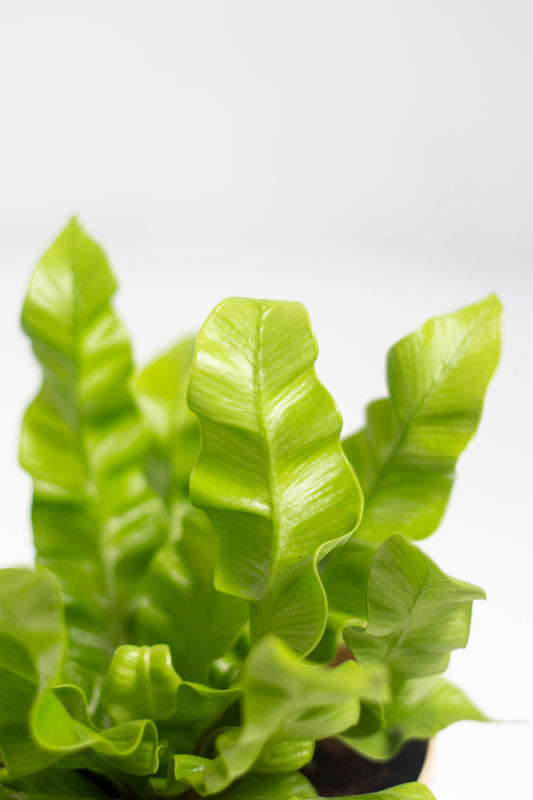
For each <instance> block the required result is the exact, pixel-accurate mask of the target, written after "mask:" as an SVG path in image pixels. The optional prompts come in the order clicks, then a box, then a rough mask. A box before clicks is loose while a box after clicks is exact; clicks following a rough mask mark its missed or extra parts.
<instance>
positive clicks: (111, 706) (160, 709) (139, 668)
mask: <svg viewBox="0 0 533 800" xmlns="http://www.w3.org/2000/svg"><path fill="white" fill-rule="evenodd" d="M180 683H181V679H180V677H179V675H178V674H177V673H176V672H175V670H174V668H173V666H172V658H171V655H170V650H169V648H168V645H166V644H156V645H154V646H153V647H146V646H144V647H131V646H129V645H122V647H119V648H118V650H116V651H115V655H114V656H113V660H112V662H111V666H110V667H109V672H108V673H107V677H106V679H105V681H104V685H103V687H102V706H103V707H104V709H105V710H106V711H107V713H108V714H109V716H110V717H111V719H112V720H113V722H128V721H129V720H133V719H142V718H143V717H148V718H149V719H156V720H159V719H166V718H167V717H171V716H172V714H173V712H174V711H175V708H176V702H177V688H178V686H179V685H180Z"/></svg>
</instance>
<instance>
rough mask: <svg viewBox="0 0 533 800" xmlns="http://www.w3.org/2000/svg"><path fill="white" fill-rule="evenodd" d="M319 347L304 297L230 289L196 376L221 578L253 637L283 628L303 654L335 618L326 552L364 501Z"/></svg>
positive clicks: (202, 474)
mask: <svg viewBox="0 0 533 800" xmlns="http://www.w3.org/2000/svg"><path fill="white" fill-rule="evenodd" d="M316 356H317V345H316V341H315V338H314V335H313V332H312V329H311V327H310V323H309V319H308V316H307V313H306V311H305V309H304V308H303V306H301V305H300V304H298V303H288V302H274V301H266V300H245V299H239V298H230V299H228V300H225V301H223V302H222V303H221V304H220V305H218V306H217V307H216V308H215V310H214V311H213V312H212V313H211V315H210V316H209V317H208V319H207V321H206V323H205V324H204V326H203V328H202V330H201V331H200V334H199V336H198V339H197V351H196V357H195V361H194V365H193V369H192V372H191V380H190V387H189V405H190V407H191V408H192V410H193V411H194V412H195V413H196V414H197V415H198V417H199V418H200V423H201V431H202V448H201V451H200V456H199V459H198V462H197V464H196V467H195V470H194V472H193V474H192V478H191V498H192V501H193V503H194V504H195V505H198V506H200V507H201V508H204V509H205V510H206V511H207V513H208V514H209V516H210V518H211V519H212V521H213V524H214V526H215V528H216V530H217V533H218V535H219V538H220V558H219V562H218V566H217V573H216V581H217V588H218V589H220V590H221V591H224V592H227V593H229V594H234V595H237V596H238V597H243V598H245V599H246V600H248V601H249V602H250V603H251V605H252V611H251V624H252V632H253V636H254V637H255V638H257V637H259V636H262V635H264V634H266V633H275V634H277V635H279V636H280V637H282V638H283V639H284V640H285V641H286V642H288V643H289V644H290V645H291V647H293V648H294V649H295V650H296V651H297V652H299V653H301V654H305V653H308V652H309V651H310V650H312V648H313V647H314V645H315V644H316V643H317V642H318V640H319V638H320V636H321V635H322V632H323V630H324V627H325V622H326V598H325V594H324V589H323V586H322V583H321V581H320V579H319V577H318V575H317V571H316V563H317V560H319V559H320V558H321V557H322V556H324V555H325V554H326V553H327V552H329V551H330V550H331V549H332V547H334V546H335V545H337V544H339V543H340V542H342V541H345V540H346V538H347V537H348V536H349V535H350V533H351V532H352V531H353V530H354V528H355V526H356V525H357V523H358V521H359V517H360V514H361V503H362V501H361V495H360V491H359V486H358V484H357V481H356V479H355V477H354V475H353V472H352V470H351V469H350V467H349V466H348V464H347V462H346V459H345V457H344V455H343V453H342V449H341V447H340V444H339V433H340V429H341V418H340V415H339V412H338V410H337V408H336V406H335V404H334V402H333V400H332V399H331V397H330V395H329V394H328V393H327V391H326V390H325V389H324V387H323V386H322V385H321V384H320V382H319V381H318V379H317V377H316V374H315V371H314V367H313V364H314V362H315V359H316Z"/></svg>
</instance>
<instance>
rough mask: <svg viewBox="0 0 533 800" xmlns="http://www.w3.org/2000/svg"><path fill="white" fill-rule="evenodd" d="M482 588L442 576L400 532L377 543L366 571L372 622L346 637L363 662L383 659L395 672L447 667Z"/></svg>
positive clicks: (428, 671)
mask: <svg viewBox="0 0 533 800" xmlns="http://www.w3.org/2000/svg"><path fill="white" fill-rule="evenodd" d="M484 597H485V593H484V591H483V589H479V588H478V587H477V586H472V585H471V584H470V583H464V582H462V581H458V580H455V579H454V578H449V577H448V576H447V575H444V573H442V572H441V571H440V569H439V568H438V567H437V566H435V564H434V563H433V562H432V561H430V559H429V558H428V557H427V556H425V555H424V554H423V553H421V552H420V550H418V549H417V548H416V547H415V545H413V544H411V543H410V542H408V540H407V539H405V538H404V537H403V536H402V535H401V534H396V536H391V537H390V539H387V540H386V541H385V542H384V543H383V544H382V545H381V547H380V548H379V550H378V551H377V553H376V555H375V556H374V559H373V561H372V564H371V566H370V571H369V575H368V583H367V617H368V624H367V626H366V627H365V628H364V629H363V630H361V629H359V628H356V627H354V626H350V625H348V626H347V627H346V628H345V631H344V638H345V640H346V643H347V644H348V646H349V647H350V649H351V651H352V653H353V654H354V656H355V658H356V659H357V661H358V662H359V663H361V664H372V663H376V662H377V663H384V664H387V665H388V666H389V667H390V668H391V670H392V671H393V673H394V674H395V675H400V676H402V677H410V678H420V677H422V676H424V675H433V674H435V673H437V672H444V670H445V669H446V667H447V666H448V661H449V658H450V652H451V651H452V650H455V649H457V648H458V647H466V643H467V641H468V632H469V629H470V617H471V614H472V601H473V600H477V599H483V598H484Z"/></svg>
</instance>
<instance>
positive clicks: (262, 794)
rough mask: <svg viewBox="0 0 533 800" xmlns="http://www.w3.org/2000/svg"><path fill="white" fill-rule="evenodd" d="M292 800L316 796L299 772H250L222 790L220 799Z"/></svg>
mask: <svg viewBox="0 0 533 800" xmlns="http://www.w3.org/2000/svg"><path fill="white" fill-rule="evenodd" d="M252 797H253V798H254V800H292V798H312V797H316V792H315V790H314V788H313V786H312V785H311V784H310V783H309V781H308V780H307V778H305V777H304V776H303V775H302V773H301V772H287V773H282V774H279V775H264V774H262V773H254V772H252V773H250V774H249V775H246V777H245V778H241V780H239V781H236V782H235V783H234V784H233V785H232V786H231V787H230V788H229V789H227V790H226V791H225V792H222V794H221V795H220V800H250V798H252Z"/></svg>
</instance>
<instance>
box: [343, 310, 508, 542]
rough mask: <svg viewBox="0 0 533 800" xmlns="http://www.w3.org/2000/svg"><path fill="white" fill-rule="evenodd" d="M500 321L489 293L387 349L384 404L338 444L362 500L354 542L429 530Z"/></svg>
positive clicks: (476, 415)
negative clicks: (363, 507) (387, 387)
mask: <svg viewBox="0 0 533 800" xmlns="http://www.w3.org/2000/svg"><path fill="white" fill-rule="evenodd" d="M500 316H501V305H500V302H499V300H498V299H497V298H496V297H494V296H493V295H492V296H490V297H488V298H487V299H486V300H483V301H482V302H481V303H477V304H475V305H471V306H467V307H466V308H463V309H461V310H460V311H456V312H455V313H453V314H447V315H445V316H441V317H435V318H434V319H432V320H430V321H429V322H427V323H426V324H425V325H423V326H422V327H421V328H419V329H418V330H416V331H415V332H414V333H412V334H410V335H409V336H406V337H405V338H404V339H401V341H399V342H398V343H397V344H396V345H394V347H393V348H392V349H391V350H390V352H389V354H388V359H387V379H388V385H389V393H390V399H384V400H378V401H376V402H375V403H371V404H370V406H369V407H368V411H367V424H366V427H365V428H364V429H363V430H362V431H361V432H360V433H358V434H356V435H355V436H353V437H351V438H349V439H347V440H346V442H345V443H344V448H345V451H346V454H347V456H348V458H349V460H350V462H351V463H352V465H353V467H354V470H355V472H356V474H357V476H358V478H359V480H360V481H361V486H362V488H363V494H364V496H365V510H364V515H363V519H362V521H361V525H360V526H359V530H358V534H357V535H358V537H360V538H366V539H372V540H376V541H383V540H384V539H386V538H387V537H388V536H390V535H391V534H394V533H403V534H404V535H405V536H408V537H410V538H413V539H422V538H424V537H425V536H428V535H429V534H431V533H433V531H434V530H435V529H436V528H437V526H438V524H439V522H440V520H441V517H442V515H443V513H444V511H445V508H446V504H447V502H448V498H449V495H450V491H451V488H452V484H453V479H454V470H455V465H456V463H457V459H458V457H459V455H460V454H461V453H462V451H463V450H464V448H465V447H466V445H467V444H468V442H469V441H470V439H471V438H472V436H473V435H474V433H475V431H476V429H477V427H478V424H479V420H480V417H481V412H482V409H483V401H484V396H485V392H486V390H487V386H488V384H489V382H490V379H491V378H492V375H493V374H494V371H495V369H496V367H497V365H498V361H499V357H500Z"/></svg>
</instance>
